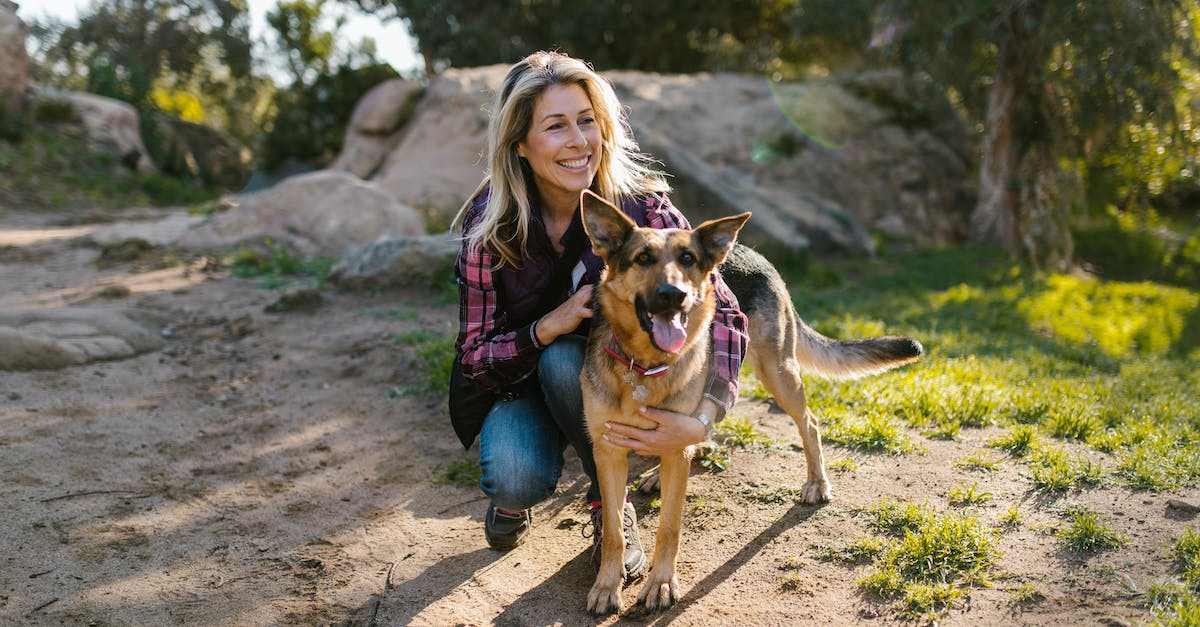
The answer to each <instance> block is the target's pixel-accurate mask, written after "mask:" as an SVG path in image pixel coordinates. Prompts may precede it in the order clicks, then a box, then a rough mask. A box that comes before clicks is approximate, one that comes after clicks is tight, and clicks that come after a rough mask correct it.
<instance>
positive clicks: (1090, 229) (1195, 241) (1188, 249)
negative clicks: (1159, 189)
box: [1074, 209, 1200, 289]
mask: <svg viewBox="0 0 1200 627" xmlns="http://www.w3.org/2000/svg"><path fill="white" fill-rule="evenodd" d="M1074 235H1075V251H1076V255H1077V256H1078V257H1079V258H1080V259H1081V260H1083V261H1084V262H1086V263H1087V264H1088V266H1089V267H1091V268H1093V269H1095V271H1096V272H1097V273H1098V274H1099V275H1100V276H1103V277H1104V278H1106V279H1110V280H1118V281H1141V280H1147V279H1150V280H1155V281H1162V282H1164V283H1170V284H1174V285H1179V286H1183V287H1190V288H1192V289H1200V238H1197V237H1196V233H1195V231H1193V232H1191V237H1188V238H1187V239H1183V236H1181V235H1178V234H1173V233H1172V231H1171V229H1170V225H1169V223H1168V222H1167V221H1165V220H1163V219H1162V218H1160V217H1159V215H1158V214H1157V213H1156V212H1154V211H1143V212H1134V211H1125V212H1118V211H1116V210H1115V209H1110V210H1109V212H1108V213H1107V214H1105V215H1103V216H1093V217H1092V218H1091V219H1089V220H1088V221H1087V222H1086V223H1084V224H1082V225H1080V226H1078V227H1076V228H1075V230H1074Z"/></svg>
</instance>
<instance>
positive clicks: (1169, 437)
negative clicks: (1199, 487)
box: [1114, 428, 1200, 491]
mask: <svg viewBox="0 0 1200 627" xmlns="http://www.w3.org/2000/svg"><path fill="white" fill-rule="evenodd" d="M1114 474H1116V476H1117V477H1119V478H1120V479H1122V480H1123V481H1124V482H1125V483H1126V484H1127V485H1128V486H1129V487H1131V488H1134V489H1140V490H1155V491H1159V490H1172V489H1175V488H1180V487H1184V486H1190V485H1195V483H1196V480H1197V478H1198V477H1200V451H1198V450H1196V437H1195V434H1193V433H1192V432H1191V430H1190V429H1189V430H1180V429H1178V428H1176V429H1170V430H1166V433H1163V434H1161V435H1156V436H1154V437H1151V438H1148V439H1146V440H1144V441H1142V442H1140V443H1138V444H1135V445H1133V446H1130V447H1129V448H1127V449H1125V450H1123V451H1121V452H1120V453H1119V454H1118V456H1117V464H1116V468H1115V469H1114Z"/></svg>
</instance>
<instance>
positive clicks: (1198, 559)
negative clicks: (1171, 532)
mask: <svg viewBox="0 0 1200 627" xmlns="http://www.w3.org/2000/svg"><path fill="white" fill-rule="evenodd" d="M1172 551H1173V554H1174V557H1175V564H1176V566H1177V568H1178V570H1179V573H1180V575H1182V576H1183V580H1184V581H1185V582H1187V584H1188V585H1189V586H1191V587H1192V589H1193V590H1197V591H1200V532H1198V531H1197V530H1196V529H1195V528H1194V527H1189V528H1187V529H1184V530H1183V533H1181V534H1180V535H1179V536H1178V537H1177V538H1175V544H1174V546H1173V547H1172Z"/></svg>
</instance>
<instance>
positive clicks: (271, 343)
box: [0, 212, 1200, 625]
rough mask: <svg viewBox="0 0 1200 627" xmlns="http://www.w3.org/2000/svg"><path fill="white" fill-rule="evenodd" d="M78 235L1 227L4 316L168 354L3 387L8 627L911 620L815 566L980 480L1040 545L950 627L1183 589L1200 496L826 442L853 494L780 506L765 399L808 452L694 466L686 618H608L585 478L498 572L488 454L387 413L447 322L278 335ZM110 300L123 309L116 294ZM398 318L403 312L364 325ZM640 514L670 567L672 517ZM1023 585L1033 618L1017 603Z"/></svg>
mask: <svg viewBox="0 0 1200 627" xmlns="http://www.w3.org/2000/svg"><path fill="white" fill-rule="evenodd" d="M56 219H57V217H56V216H53V215H49V214H15V213H11V212H10V213H8V214H0V237H3V238H4V241H3V243H0V286H3V289H2V290H0V307H4V308H39V307H58V306H67V305H72V304H80V303H88V304H91V305H95V304H98V303H113V304H119V305H122V306H138V307H143V308H148V309H152V310H155V311H158V312H161V313H163V314H165V315H166V317H167V319H168V323H167V325H166V326H165V327H164V330H163V333H164V337H165V338H166V340H167V342H166V345H165V347H164V348H163V349H161V350H158V351H154V352H150V353H147V354H143V355H140V356H138V357H134V358H130V359H125V360H122V361H115V362H105V363H95V364H91V365H86V366H78V367H71V368H66V369H62V370H56V371H37V372H5V373H0V503H3V505H4V506H3V507H2V508H0V527H2V528H3V529H4V530H5V531H4V533H3V534H0V623H3V624H38V625H40V624H47V625H165V624H220V625H276V624H346V623H349V624H358V625H363V624H380V625H399V624H422V625H450V624H487V623H495V624H504V625H525V624H533V625H542V624H564V625H584V624H593V623H596V622H599V623H602V624H614V623H633V624H645V623H655V624H659V623H676V624H681V625H727V624H734V623H736V624H755V625H766V624H814V623H830V624H855V623H864V624H885V623H894V622H897V619H896V613H895V611H894V609H893V608H892V607H891V605H890V603H889V602H887V601H883V600H880V599H876V598H872V597H870V596H868V595H865V594H864V593H862V592H861V591H860V590H859V589H858V588H857V586H856V585H855V581H856V580H857V579H858V578H859V577H861V576H862V575H863V574H864V573H865V572H866V571H867V568H868V567H867V566H850V565H845V564H840V563H834V562H827V561H822V560H821V559H819V553H820V552H821V551H822V550H824V549H829V548H835V547H838V546H841V545H843V544H844V543H845V542H847V541H849V540H852V539H855V538H860V537H865V536H868V535H869V534H870V531H869V529H868V527H867V521H866V519H865V518H864V517H863V515H862V514H860V513H858V508H862V507H864V506H869V505H874V504H877V503H878V502H879V501H880V500H881V499H883V498H892V499H896V500H899V501H912V502H926V501H927V502H928V503H929V504H930V505H931V506H934V507H936V508H937V509H939V510H949V509H951V508H950V507H949V505H948V504H947V501H946V494H947V492H948V490H949V489H950V488H951V487H953V486H954V485H957V484H959V483H962V482H963V481H964V480H967V481H978V482H979V486H980V488H981V489H984V490H987V491H991V492H994V493H996V494H997V495H998V498H997V499H996V500H994V501H993V502H992V503H991V504H988V505H985V506H983V507H980V508H978V509H977V512H976V513H977V514H978V516H979V517H980V518H982V519H983V520H986V521H989V522H991V521H995V520H996V519H997V518H998V517H999V516H1000V515H1001V514H1002V513H1003V512H1004V511H1005V510H1006V509H1007V508H1008V506H1009V505H1010V504H1013V503H1016V504H1018V506H1019V508H1020V511H1021V513H1022V515H1023V517H1024V523H1023V524H1022V525H1021V527H1020V528H1019V529H1017V530H1016V531H1013V532H1010V533H1007V534H1005V535H1004V536H1002V538H1001V540H1000V547H1001V549H1002V550H1003V552H1004V555H1003V557H1002V558H1001V561H1000V564H999V568H998V569H997V574H996V576H995V577H994V579H993V586H992V587H991V588H984V589H977V590H975V591H974V592H973V593H972V594H971V596H970V601H969V603H966V604H964V605H962V606H960V607H958V608H956V609H954V610H953V611H951V612H950V613H949V615H948V616H947V617H946V618H945V619H944V621H943V622H944V623H946V624H963V625H965V624H971V625H976V624H1001V623H1003V624H1048V623H1060V624H1072V625H1075V624H1106V625H1120V624H1131V623H1139V622H1143V621H1146V620H1149V619H1150V618H1151V614H1150V613H1149V611H1148V610H1147V609H1145V608H1144V607H1142V606H1141V602H1142V600H1143V598H1142V595H1143V594H1144V593H1145V592H1146V590H1147V589H1148V587H1149V586H1150V585H1151V584H1153V583H1156V582H1162V581H1164V580H1166V579H1167V578H1168V577H1169V573H1170V572H1171V569H1172V564H1171V563H1170V561H1169V559H1168V557H1167V546H1168V544H1169V543H1170V541H1171V539H1172V538H1173V537H1174V536H1175V535H1176V534H1177V533H1179V532H1180V531H1181V530H1182V529H1183V528H1185V527H1186V526H1189V525H1194V524H1195V518H1194V517H1195V514H1191V513H1186V512H1182V511H1180V510H1177V509H1173V508H1170V507H1168V506H1167V502H1168V500H1170V499H1184V500H1188V501H1191V502H1200V491H1197V490H1189V491H1185V492H1181V493H1175V494H1154V493H1148V492H1131V491H1129V490H1127V489H1124V488H1120V487H1114V486H1105V487H1103V488H1100V489H1094V490H1087V491H1085V492H1082V493H1074V494H1068V495H1066V496H1063V497H1059V498H1047V497H1042V496H1039V495H1035V494H1031V493H1030V492H1029V491H1028V486H1029V481H1028V477H1027V476H1026V475H1027V470H1026V469H1025V467H1024V466H1022V465H1021V464H1018V463H1006V464H1005V465H1004V469H1003V470H1002V471H1000V472H996V473H991V474H979V473H972V472H969V471H965V470H957V469H954V468H953V467H952V462H953V461H954V460H955V459H958V458H961V457H963V456H965V455H967V454H969V453H972V452H974V451H976V450H978V449H980V448H981V447H982V446H983V442H984V441H985V440H986V439H987V438H988V437H990V436H992V435H993V434H994V433H996V432H997V431H996V430H988V429H985V430H975V429H971V430H964V432H963V434H962V435H961V437H960V438H959V439H958V440H957V441H951V442H942V441H924V442H923V444H924V445H925V446H926V448H927V449H928V452H927V453H926V454H924V455H907V456H889V455H872V454H864V453H860V452H856V451H850V450H847V449H844V448H840V447H837V446H828V447H827V451H826V454H827V457H828V458H829V459H831V460H836V459H839V458H843V457H847V456H852V457H853V458H854V459H855V460H856V461H857V462H858V464H859V468H858V469H857V470H854V471H850V472H846V473H840V474H839V473H835V474H833V480H834V489H835V499H834V500H833V501H832V502H831V503H829V504H827V505H825V506H822V507H810V506H805V505H801V504H797V503H796V502H795V501H794V500H792V499H791V498H788V497H787V496H786V494H787V492H786V491H784V492H783V494H784V495H785V496H784V498H777V499H775V498H766V497H764V495H767V494H771V492H770V490H771V489H772V488H774V487H776V486H790V487H793V488H796V487H799V486H800V485H801V484H802V483H803V480H804V477H803V467H804V463H803V452H802V451H800V450H799V448H798V442H799V438H798V436H797V434H796V433H795V430H794V427H793V426H792V423H791V421H790V420H789V419H788V418H787V417H786V416H785V415H783V414H780V413H777V412H775V411H773V410H772V407H771V406H770V405H769V404H767V403H764V402H761V401H756V400H752V399H747V398H744V399H742V400H741V401H740V402H739V404H738V406H737V408H736V409H735V412H734V413H735V415H741V416H746V417H748V418H750V419H751V420H752V421H754V423H755V424H756V425H758V427H759V428H760V430H761V431H763V432H764V433H766V434H767V435H769V436H771V437H772V438H775V439H777V440H782V441H784V442H789V443H792V442H794V443H796V445H784V446H776V447H773V448H769V449H759V450H735V451H733V453H732V458H731V462H730V465H729V468H728V469H727V470H725V471H724V472H720V473H715V474H713V473H709V472H707V471H706V470H705V469H703V468H700V467H699V466H697V467H696V468H695V469H694V471H693V477H692V481H691V484H690V486H691V496H690V497H689V505H688V516H687V518H686V520H685V530H684V533H685V535H684V541H683V548H682V553H681V559H680V565H679V569H680V578H681V580H682V581H683V582H684V586H685V590H686V591H685V595H684V598H683V600H682V602H681V603H679V604H678V605H677V606H676V607H675V608H673V609H671V610H670V611H668V612H665V613H662V614H645V613H643V612H640V611H639V610H638V609H637V608H636V607H634V601H635V598H636V594H637V590H638V583H637V582H635V583H634V584H633V585H631V586H630V587H628V589H627V590H626V592H625V596H624V601H625V603H624V605H625V610H624V612H623V613H622V614H621V615H620V616H614V617H606V618H603V619H601V620H599V621H596V620H595V619H593V618H592V617H590V616H589V615H588V614H587V613H586V612H585V603H586V595H587V590H588V588H589V587H590V585H591V578H592V576H593V571H592V566H591V564H590V561H589V558H588V554H587V549H588V546H589V540H587V539H585V538H583V537H582V535H581V530H582V527H583V523H584V522H585V521H587V518H588V517H587V513H586V512H585V511H584V510H583V509H582V502H581V500H582V495H583V493H584V491H585V488H586V485H585V482H586V480H585V478H584V477H583V474H582V472H581V470H580V466H579V464H578V460H577V459H575V457H574V456H573V454H571V453H568V464H567V468H566V471H565V474H564V477H563V480H562V482H561V484H560V490H559V492H558V493H557V494H556V496H555V497H554V498H553V499H551V500H550V501H549V502H547V503H544V504H543V505H541V506H540V507H538V508H537V509H536V510H535V512H534V518H535V527H534V530H533V532H532V534H531V537H530V538H529V541H528V542H527V543H526V544H525V545H523V546H522V547H519V548H518V549H516V550H514V551H511V552H509V553H507V554H503V553H498V552H495V551H492V550H490V549H488V548H487V545H486V543H485V542H484V538H483V530H482V519H483V512H484V508H485V506H486V502H485V501H484V500H483V498H482V497H481V493H480V492H479V490H478V489H477V488H473V487H461V486H456V485H452V484H449V483H447V482H445V481H443V480H441V477H442V476H443V474H444V471H445V469H446V467H447V466H449V465H450V464H453V463H455V462H460V461H461V460H464V459H471V458H472V457H473V456H475V455H477V452H476V451H474V450H472V451H463V449H462V447H461V446H460V445H459V443H458V441H457V440H456V438H455V437H454V434H453V432H452V431H451V429H450V426H449V423H448V419H447V416H446V411H445V399H442V398H435V399H429V398H423V397H419V396H407V395H399V396H396V397H394V398H393V397H392V396H393V395H389V394H388V391H389V390H390V389H392V388H394V387H396V386H404V385H406V384H407V383H408V382H410V381H411V378H410V377H411V375H412V372H413V367H414V365H413V359H414V355H413V349H412V348H411V347H406V346H401V345H398V344H396V343H394V342H392V341H391V338H392V337H393V336H394V335H395V334H397V333H403V332H406V331H412V330H416V329H425V330H428V331H434V332H437V333H442V334H450V333H452V332H453V331H454V324H455V320H456V316H455V309H454V305H453V304H452V303H447V302H446V301H445V299H444V298H442V297H439V296H438V295H437V294H434V293H432V292H425V291H420V290H418V291H410V292H385V293H383V294H379V295H368V294H351V293H339V292H337V291H336V290H332V289H329V290H326V292H325V297H326V300H325V303H324V304H323V305H321V306H320V307H318V308H317V309H316V310H315V311H312V312H310V313H299V312H294V313H269V312H267V311H264V307H265V306H266V305H269V304H270V303H272V302H273V301H274V300H275V298H276V294H275V293H273V292H271V291H269V290H265V289H262V288H260V287H257V286H256V285H255V282H254V281H253V280H243V279H237V278H233V277H230V276H228V275H227V274H225V273H223V272H221V271H220V270H219V269H218V270H214V269H213V268H211V267H208V268H206V267H204V263H203V260H198V261H194V262H188V263H185V264H183V265H169V264H163V263H160V262H161V255H158V256H157V257H156V254H155V253H154V252H151V253H150V254H148V255H143V256H141V257H140V258H135V259H127V260H125V261H115V262H113V261H105V262H103V263H101V261H102V260H99V259H98V256H99V251H98V250H96V249H94V248H89V247H86V246H79V245H77V244H75V243H73V241H72V239H71V238H72V237H74V236H77V235H79V234H81V233H82V232H86V230H87V228H88V227H86V226H83V227H79V226H75V227H55V226H54V224H55V221H56ZM114 285H120V286H125V287H128V288H129V289H128V290H127V291H126V290H124V289H115V290H114V289H105V288H107V287H111V286H114ZM123 294H124V296H121V295H123ZM114 296H116V297H117V298H115V299H114V298H113V297H114ZM380 309H387V310H392V311H396V312H405V313H404V314H403V315H397V316H393V317H391V318H389V317H381V316H373V315H368V313H369V312H371V311H378V310H380ZM802 314H803V312H802ZM914 437H917V438H918V439H920V437H919V436H916V435H915V434H914ZM648 465H649V463H648V462H647V461H645V460H635V462H634V464H633V466H634V468H635V469H644V468H646V467H648ZM1106 467H1111V464H1106ZM634 500H635V503H636V504H637V506H638V509H639V513H640V514H641V528H642V534H643V539H644V540H645V541H646V542H647V546H650V545H651V544H652V543H653V537H654V532H653V530H654V527H655V525H656V523H657V519H656V516H655V513H654V511H653V509H652V508H651V507H650V501H651V497H649V496H644V495H635V497H634ZM1066 502H1083V503H1086V504H1088V505H1089V506H1091V507H1092V508H1093V509H1095V510H1096V511H1097V512H1098V513H1100V515H1101V517H1102V518H1103V519H1104V520H1106V521H1109V522H1110V523H1111V524H1112V525H1114V526H1115V527H1117V528H1118V529H1120V530H1121V531H1123V532H1124V533H1126V534H1127V535H1128V536H1129V542H1128V544H1126V545H1125V546H1124V547H1122V548H1120V549H1117V550H1112V551H1107V552H1104V553H1101V554H1099V555H1096V556H1093V557H1090V558H1087V557H1079V556H1075V555H1073V554H1071V553H1069V552H1067V551H1064V550H1063V549H1062V548H1061V544H1060V542H1059V541H1058V540H1057V539H1056V538H1055V537H1054V536H1053V535H1052V534H1051V533H1050V532H1049V529H1052V528H1053V527H1054V526H1055V525H1057V524H1059V521H1060V520H1061V518H1060V516H1059V512H1060V511H1061V509H1062V506H1063V504H1064V503H1066ZM797 575H798V576H797ZM1024 584H1032V585H1033V586H1034V588H1035V589H1036V591H1037V593H1038V595H1039V597H1038V598H1036V599H1035V600H1033V601H1031V602H1024V603H1018V602H1017V601H1016V600H1014V596H1013V594H1012V591H1014V590H1016V589H1017V588H1019V587H1021V586H1022V585H1024Z"/></svg>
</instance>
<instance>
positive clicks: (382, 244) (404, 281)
mask: <svg viewBox="0 0 1200 627" xmlns="http://www.w3.org/2000/svg"><path fill="white" fill-rule="evenodd" d="M461 245H462V244H461V241H460V240H459V238H458V237H455V236H453V235H449V234H441V235H428V236H424V237H402V238H394V239H385V240H380V241H378V242H375V243H372V244H367V245H366V246H360V247H358V248H355V249H353V250H351V251H350V252H348V253H346V254H345V255H344V256H343V257H342V258H341V260H340V261H338V263H337V264H336V265H335V266H334V267H333V270H332V271H331V272H330V273H329V280H330V281H332V282H333V283H336V284H337V285H339V286H341V287H344V288H346V289H351V290H368V289H376V288H389V287H417V286H424V285H430V284H435V283H437V282H438V281H441V280H445V279H448V278H449V277H450V272H451V269H452V268H453V267H454V258H455V257H456V256H457V255H458V250H459V248H460V247H461Z"/></svg>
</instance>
